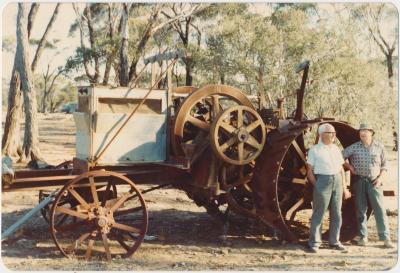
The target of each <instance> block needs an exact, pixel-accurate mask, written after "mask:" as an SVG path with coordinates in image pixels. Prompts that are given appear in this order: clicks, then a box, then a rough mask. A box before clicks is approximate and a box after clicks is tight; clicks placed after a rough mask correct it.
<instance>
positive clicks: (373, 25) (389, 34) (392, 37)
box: [352, 3, 398, 89]
mask: <svg viewBox="0 0 400 273" xmlns="http://www.w3.org/2000/svg"><path fill="white" fill-rule="evenodd" d="M352 13H353V16H354V17H355V18H356V19H358V20H360V21H361V22H362V23H363V25H366V26H367V29H368V34H369V36H370V37H371V38H372V39H373V41H374V42H375V43H376V45H377V46H378V47H379V49H380V51H381V53H382V54H383V55H384V56H385V61H386V66H387V76H388V81H389V87H390V88H391V89H393V87H394V84H393V54H394V53H395V50H396V44H397V39H398V37H397V33H398V29H397V27H396V26H395V24H392V26H393V27H391V28H388V27H387V26H388V24H387V22H388V21H390V20H392V21H396V18H397V20H398V13H397V10H396V8H395V7H394V6H393V5H390V4H387V3H370V4H362V5H361V6H359V7H358V8H356V9H352ZM384 30H385V32H386V37H385V35H384V32H383V31H384Z"/></svg>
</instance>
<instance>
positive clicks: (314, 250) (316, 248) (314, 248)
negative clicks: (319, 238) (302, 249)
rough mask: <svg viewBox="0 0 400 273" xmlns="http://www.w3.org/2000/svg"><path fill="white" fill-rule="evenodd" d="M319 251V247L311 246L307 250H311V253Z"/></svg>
mask: <svg viewBox="0 0 400 273" xmlns="http://www.w3.org/2000/svg"><path fill="white" fill-rule="evenodd" d="M318 251H319V247H311V246H308V247H307V252H309V253H318Z"/></svg>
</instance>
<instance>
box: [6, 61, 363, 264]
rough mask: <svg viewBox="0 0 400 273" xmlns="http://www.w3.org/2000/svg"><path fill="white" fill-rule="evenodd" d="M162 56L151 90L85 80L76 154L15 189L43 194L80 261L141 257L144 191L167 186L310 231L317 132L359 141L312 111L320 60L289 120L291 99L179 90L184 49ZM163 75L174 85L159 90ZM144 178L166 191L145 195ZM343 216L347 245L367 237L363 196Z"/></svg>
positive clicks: (295, 234)
mask: <svg viewBox="0 0 400 273" xmlns="http://www.w3.org/2000/svg"><path fill="white" fill-rule="evenodd" d="M161 59H162V60H164V61H168V62H169V65H168V67H167V68H166V69H165V71H164V72H162V73H159V74H157V73H153V75H156V76H153V77H152V84H151V87H150V88H139V87H136V82H135V83H133V84H132V86H131V87H125V88H122V87H118V88H110V87H105V86H87V87H79V88H78V109H77V111H76V112H75V113H74V120H75V124H76V156H75V157H74V158H73V159H72V160H71V161H67V162H63V163H61V164H60V165H59V166H55V167H53V168H50V169H38V170H20V171H15V172H12V175H10V172H8V176H7V177H5V176H4V175H7V173H4V171H3V183H2V190H3V194H4V193H5V192H9V191H26V190H37V191H39V199H40V204H39V207H38V210H41V211H42V214H43V217H44V218H45V219H46V220H47V221H48V222H49V225H50V232H51V235H52V237H53V239H54V242H55V244H56V246H57V247H58V249H59V250H60V251H61V253H62V254H64V255H65V256H68V257H76V258H79V257H82V258H86V259H89V258H91V257H93V256H96V257H98V256H104V257H106V258H107V259H111V258H112V257H113V256H115V255H122V256H124V257H130V256H131V255H132V254H133V253H134V252H135V251H136V250H137V249H138V247H139V246H140V244H141V243H142V242H143V239H144V237H145V235H146V231H147V227H148V224H149V219H148V212H147V207H146V202H145V200H144V198H143V194H145V193H146V192H148V191H150V190H156V189H159V188H161V187H165V186H166V185H172V186H173V187H175V188H177V189H181V190H184V191H185V192H186V193H187V195H188V196H189V197H190V198H191V199H192V200H193V201H194V202H195V203H196V204H197V205H199V206H203V207H205V209H206V210H207V212H208V213H210V214H212V215H214V216H219V215H223V214H224V213H225V212H226V210H227V209H229V210H231V211H234V212H236V213H238V214H240V215H244V216H246V217H250V218H254V219H258V220H260V221H261V222H262V223H264V224H266V225H268V226H269V227H272V228H274V229H275V230H276V231H277V233H278V236H279V238H281V239H282V240H288V241H296V240H298V239H299V238H302V236H303V237H304V236H306V235H307V233H308V220H309V219H308V218H306V219H304V216H303V217H299V215H300V214H301V213H299V212H301V211H303V210H305V209H310V208H312V200H311V194H310V193H311V192H312V187H311V186H310V185H309V184H308V183H307V178H306V168H305V161H306V155H307V150H308V146H309V145H311V144H313V143H314V142H315V138H316V131H317V130H316V129H317V127H318V126H319V125H320V124H321V123H324V122H329V123H331V124H332V125H333V126H334V127H335V128H336V131H337V138H338V141H339V142H340V143H339V144H340V145H341V146H342V147H347V146H348V145H350V144H352V143H354V142H355V141H357V140H358V133H357V130H355V129H354V128H352V127H351V126H349V125H348V124H347V123H345V122H341V121H336V120H334V119H333V118H319V119H307V118H306V116H305V115H304V113H303V96H304V91H305V86H306V80H307V75H308V69H309V63H308V62H305V63H303V64H302V65H301V66H300V67H299V70H298V72H302V73H303V74H302V81H301V85H300V88H299V89H298V90H297V108H296V110H295V112H294V113H293V116H291V117H285V116H284V115H283V111H282V110H283V108H282V100H280V103H281V105H280V107H278V108H277V109H257V108H256V107H255V106H254V103H253V102H252V101H251V99H250V98H249V97H248V96H246V94H245V93H244V92H242V91H240V90H238V89H236V88H233V87H230V86H226V85H219V84H210V85H206V86H204V87H202V88H196V87H193V86H183V87H173V86H172V78H171V71H172V70H171V69H172V67H173V65H174V64H175V62H176V60H177V59H176V56H172V57H171V55H159V56H155V57H151V58H148V59H147V62H148V63H152V64H153V65H154V63H156V62H157V61H159V60H161ZM152 70H153V72H155V71H156V70H155V69H152ZM165 76H167V77H165ZM162 79H167V81H168V88H166V89H158V88H157V87H158V86H159V83H160V81H161V80H162ZM6 178H7V179H6ZM143 184H152V185H155V186H154V187H152V188H151V189H148V190H144V191H142V190H140V185H143ZM342 211H343V228H342V234H341V239H342V240H343V241H346V240H350V239H351V238H353V237H354V236H355V235H356V223H355V217H354V213H355V212H354V206H353V200H352V199H350V200H347V201H345V202H344V204H343V209H342ZM4 236H6V235H4V234H3V237H4Z"/></svg>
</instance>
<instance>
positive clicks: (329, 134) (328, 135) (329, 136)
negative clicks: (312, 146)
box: [321, 129, 336, 144]
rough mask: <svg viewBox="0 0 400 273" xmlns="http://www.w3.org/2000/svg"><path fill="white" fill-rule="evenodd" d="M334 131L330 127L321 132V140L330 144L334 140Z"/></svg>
mask: <svg viewBox="0 0 400 273" xmlns="http://www.w3.org/2000/svg"><path fill="white" fill-rule="evenodd" d="M335 138H336V132H335V131H334V130H332V129H330V130H328V131H326V132H323V133H322V134H321V140H322V142H323V143H324V144H332V143H333V142H334V141H335Z"/></svg>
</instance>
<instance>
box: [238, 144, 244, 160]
mask: <svg viewBox="0 0 400 273" xmlns="http://www.w3.org/2000/svg"><path fill="white" fill-rule="evenodd" d="M243 148H244V143H243V142H239V144H238V160H239V161H242V160H243V156H244V151H243Z"/></svg>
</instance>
